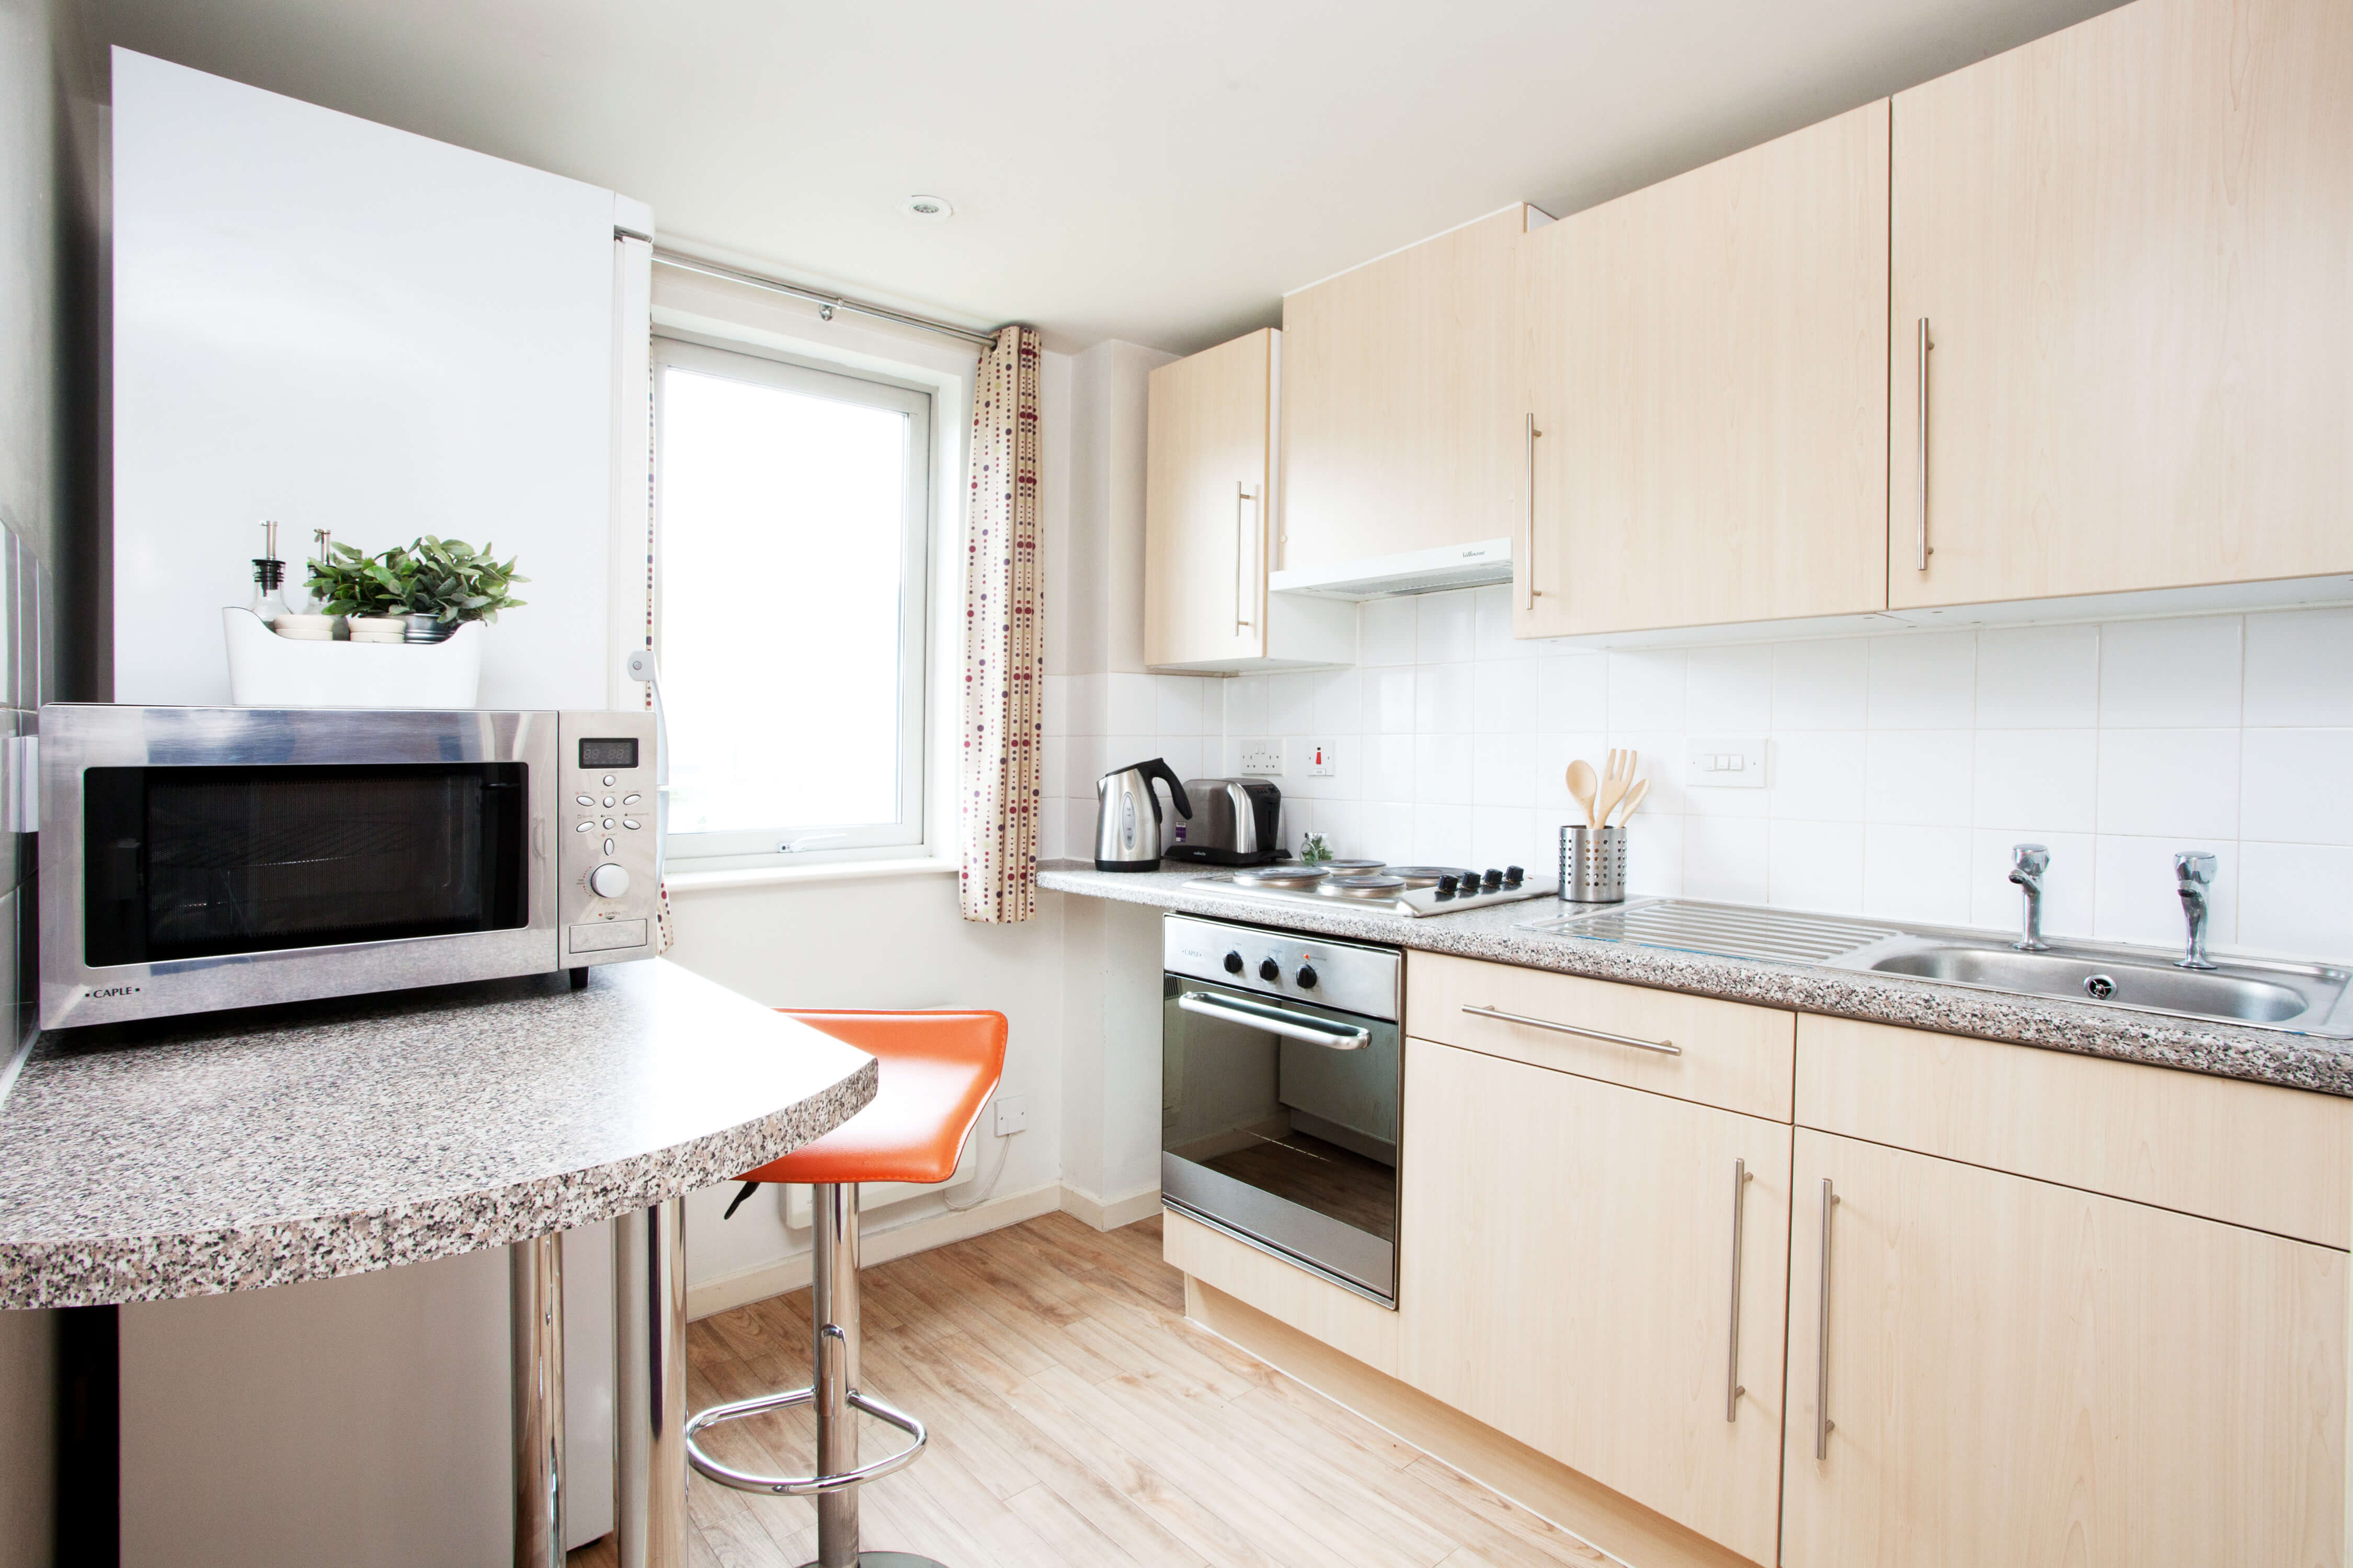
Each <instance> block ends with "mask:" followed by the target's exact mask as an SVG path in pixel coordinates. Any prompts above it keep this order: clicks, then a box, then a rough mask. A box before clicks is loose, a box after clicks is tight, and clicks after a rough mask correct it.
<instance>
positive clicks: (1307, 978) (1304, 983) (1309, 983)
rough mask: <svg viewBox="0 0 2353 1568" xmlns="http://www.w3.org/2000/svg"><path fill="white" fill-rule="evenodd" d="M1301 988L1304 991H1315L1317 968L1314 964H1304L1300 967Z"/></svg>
mask: <svg viewBox="0 0 2353 1568" xmlns="http://www.w3.org/2000/svg"><path fill="white" fill-rule="evenodd" d="M1299 988H1300V989H1301V990H1302V991H1313V990H1314V989H1315V966H1314V964H1312V963H1303V964H1301V965H1300V966H1299Z"/></svg>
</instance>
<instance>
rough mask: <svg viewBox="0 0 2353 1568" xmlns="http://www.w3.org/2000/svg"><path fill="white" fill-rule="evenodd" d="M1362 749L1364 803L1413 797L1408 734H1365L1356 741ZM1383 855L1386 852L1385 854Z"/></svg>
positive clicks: (1411, 741)
mask: <svg viewBox="0 0 2353 1568" xmlns="http://www.w3.org/2000/svg"><path fill="white" fill-rule="evenodd" d="M1356 743H1357V744H1358V745H1359V746H1361V747H1362V748H1363V749H1364V755H1365V770H1364V791H1363V794H1364V796H1365V798H1366V799H1367V800H1411V799H1412V798H1413V793H1414V789H1413V753H1414V747H1415V745H1416V743H1417V742H1415V740H1414V738H1413V737H1412V736H1411V735H1366V736H1365V737H1363V738H1362V739H1361V740H1359V741H1358V742H1356ZM1385 853H1386V852H1385Z"/></svg>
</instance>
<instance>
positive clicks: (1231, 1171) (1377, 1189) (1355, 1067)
mask: <svg viewBox="0 0 2353 1568" xmlns="http://www.w3.org/2000/svg"><path fill="white" fill-rule="evenodd" d="M1160 1040H1161V1075H1162V1081H1161V1089H1162V1092H1161V1100H1162V1115H1161V1121H1162V1135H1161V1151H1160V1192H1161V1197H1162V1199H1163V1200H1164V1201H1165V1202H1166V1203H1167V1204H1168V1205H1169V1206H1170V1207H1172V1208H1175V1209H1177V1210H1180V1211H1181V1212H1183V1213H1185V1214H1187V1215H1192V1216H1193V1217H1194V1218H1197V1219H1199V1220H1202V1221H1204V1222H1205V1223H1207V1224H1209V1225H1212V1226H1216V1227H1217V1228H1219V1229H1220V1230H1223V1231H1225V1232H1227V1233H1228V1234H1229V1235H1231V1236H1234V1237H1239V1238H1240V1239H1241V1240H1243V1241H1247V1242H1249V1243H1250V1244H1251V1245H1253V1246H1255V1247H1261V1248H1264V1249H1265V1250H1267V1251H1270V1252H1272V1253H1274V1254H1276V1255H1278V1256H1280V1257H1282V1258H1287V1259H1289V1260H1290V1261H1292V1262H1294V1263H1298V1264H1301V1265H1303V1266H1304V1267H1306V1268H1310V1269H1312V1270H1314V1272H1316V1273H1318V1274H1321V1275H1324V1277H1325V1278H1327V1279H1332V1280H1334V1281H1335V1282H1336V1283H1338V1284H1341V1285H1345V1286H1346V1287H1347V1288H1348V1289H1351V1290H1354V1291H1356V1293H1357V1294H1359V1295H1363V1296H1369V1297H1371V1298H1372V1299H1373V1300H1377V1301H1379V1302H1381V1303H1382V1304H1383V1305H1385V1306H1395V1305H1396V1304H1397V1219H1398V1179H1397V1160H1398V1153H1397V1151H1398V1099H1399V1090H1400V1087H1401V1081H1402V1080H1401V1078H1400V1072H1399V1068H1400V1063H1401V1060H1402V1058H1401V1057H1400V1054H1399V1046H1398V1026H1396V1025H1395V1024H1392V1023H1387V1022H1384V1021H1382V1020H1380V1019H1377V1018H1370V1017H1366V1016H1361V1015H1358V1014H1355V1013H1345V1012H1342V1011H1340V1010H1338V1009H1336V1008H1332V1007H1321V1006H1317V1005H1313V1004H1310V1003H1304V1002H1299V1001H1294V1000H1293V999H1291V998H1289V997H1283V998H1280V999H1278V998H1274V997H1270V996H1261V995H1257V994H1252V993H1250V992H1248V991H1243V990H1239V989H1236V988H1235V987H1232V986H1228V985H1221V984H1215V983H1213V982H1210V981H1206V980H1197V979H1195V978H1193V977H1191V976H1190V975H1183V974H1165V975H1163V976H1162V982H1161V1026H1160Z"/></svg>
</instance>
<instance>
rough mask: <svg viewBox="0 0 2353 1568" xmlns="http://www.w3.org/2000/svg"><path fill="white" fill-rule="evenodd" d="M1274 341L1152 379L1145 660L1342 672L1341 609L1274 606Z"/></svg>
mask: <svg viewBox="0 0 2353 1568" xmlns="http://www.w3.org/2000/svg"><path fill="white" fill-rule="evenodd" d="M1281 376H1282V333H1281V332H1279V331H1275V330H1274V329H1273V328H1271V327H1270V328H1265V329H1263V330H1261V331H1255V332H1251V333H1250V334H1249V335H1248V336H1246V337H1240V338H1236V339H1234V340H1233V341H1232V342H1227V343H1220V344H1219V345H1218V346H1217V347H1216V348H1213V349H1205V350H1203V351H1202V352H1201V353H1197V354H1193V355H1190V356H1189V357H1187V358H1185V359H1181V360H1177V361H1175V362H1174V363H1169V364H1164V365H1162V366H1161V367H1160V368H1159V369H1157V370H1155V371H1154V372H1153V373H1152V375H1151V380H1150V383H1149V387H1148V391H1147V393H1146V405H1147V408H1146V415H1145V485H1144V662H1145V664H1146V665H1149V666H1151V667H1152V668H1155V669H1176V670H1195V671H1200V672H1205V673H1214V672H1218V671H1234V670H1242V669H1254V668H1256V669H1264V668H1304V667H1311V666H1315V665H1328V664H1346V663H1350V662H1352V661H1353V660H1354V659H1355V657H1356V627H1355V621H1354V617H1353V615H1351V614H1348V613H1347V610H1348V607H1347V606H1346V605H1328V604H1313V603H1311V604H1306V605H1301V604H1297V603H1294V602H1292V601H1290V600H1289V599H1287V598H1286V599H1284V600H1283V601H1282V602H1277V603H1270V596H1269V595H1268V593H1267V586H1266V575H1267V562H1268V549H1269V544H1270V541H1271V526H1272V518H1273V516H1274V513H1275V511H1276V509H1277V507H1278V505H1279V502H1278V500H1277V498H1276V495H1275V493H1274V491H1275V479H1276V472H1275V461H1274V458H1275V440H1276V429H1275V416H1276V409H1277V407H1278V406H1279V401H1278V400H1279V391H1278V388H1279V384H1280V380H1281Z"/></svg>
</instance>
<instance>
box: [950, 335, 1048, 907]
mask: <svg viewBox="0 0 2353 1568" xmlns="http://www.w3.org/2000/svg"><path fill="white" fill-rule="evenodd" d="M1038 353H1039V349H1038V334H1037V332H1036V331H1033V330H1032V329H1030V328H1029V327H1021V326H1013V327H1008V328H1006V329H1005V330H1004V331H1001V332H999V333H997V342H995V343H993V344H991V345H990V346H989V348H988V349H987V351H986V352H984V353H982V354H981V356H980V377H979V382H978V384H977V385H976V387H975V389H974V395H973V407H972V495H971V504H970V507H969V508H968V510H967V512H966V519H965V585H964V721H963V754H962V756H961V757H960V758H959V760H958V766H957V790H958V798H959V804H960V805H961V808H962V810H961V823H960V831H959V835H958V837H959V838H960V840H961V842H960V846H959V848H960V851H961V859H962V863H963V864H962V869H961V871H960V872H959V874H958V881H959V885H960V897H961V900H962V903H963V909H964V918H965V919H966V920H968V921H1026V920H1028V919H1029V917H1030V916H1031V915H1033V914H1035V913H1037V912H1038V797H1039V787H1038V771H1039V742H1040V733H1039V731H1040V725H1039V699H1040V697H1041V695H1042V692H1043V688H1044V684H1045V679H1044V678H1045V663H1046V656H1045V641H1044V637H1043V633H1042V630H1041V627H1040V625H1039V622H1040V619H1041V617H1040V614H1039V610H1040V604H1039V601H1040V598H1041V589H1040V584H1039V551H1038Z"/></svg>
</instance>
